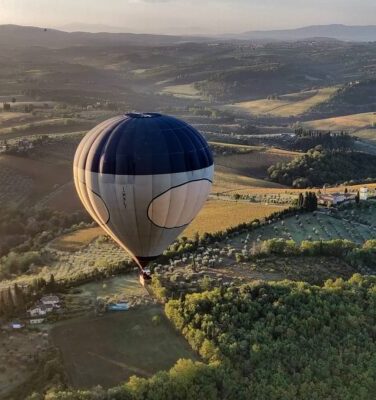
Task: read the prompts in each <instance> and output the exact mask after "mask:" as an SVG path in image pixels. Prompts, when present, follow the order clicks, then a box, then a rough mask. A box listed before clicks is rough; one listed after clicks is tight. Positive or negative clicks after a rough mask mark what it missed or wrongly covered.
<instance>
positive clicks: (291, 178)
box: [268, 146, 376, 188]
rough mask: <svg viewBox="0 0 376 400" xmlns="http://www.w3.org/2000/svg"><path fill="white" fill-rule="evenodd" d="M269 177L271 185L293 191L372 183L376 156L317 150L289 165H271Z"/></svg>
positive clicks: (318, 147)
mask: <svg viewBox="0 0 376 400" xmlns="http://www.w3.org/2000/svg"><path fill="white" fill-rule="evenodd" d="M268 175H269V179H270V180H271V181H273V182H277V183H280V184H282V185H288V186H292V187H295V188H307V187H313V186H316V187H321V186H323V185H325V184H331V185H332V184H339V183H344V182H357V181H365V180H367V181H370V180H371V181H372V180H374V179H375V178H376V156H374V155H371V154H366V153H361V152H354V151H343V150H326V149H324V148H323V147H322V146H316V147H314V148H313V149H310V150H309V151H308V152H307V153H306V154H304V155H302V156H298V157H296V158H294V159H293V160H292V161H290V162H287V163H277V164H275V165H272V166H271V167H269V169H268Z"/></svg>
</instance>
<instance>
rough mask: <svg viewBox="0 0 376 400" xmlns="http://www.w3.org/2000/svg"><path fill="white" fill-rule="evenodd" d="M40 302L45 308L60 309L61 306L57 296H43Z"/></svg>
mask: <svg viewBox="0 0 376 400" xmlns="http://www.w3.org/2000/svg"><path fill="white" fill-rule="evenodd" d="M40 301H41V303H42V304H43V305H44V306H47V307H48V306H50V307H51V306H52V307H56V308H59V307H60V306H59V303H60V299H59V298H58V297H57V296H55V295H49V296H43V297H42V298H41V299H40Z"/></svg>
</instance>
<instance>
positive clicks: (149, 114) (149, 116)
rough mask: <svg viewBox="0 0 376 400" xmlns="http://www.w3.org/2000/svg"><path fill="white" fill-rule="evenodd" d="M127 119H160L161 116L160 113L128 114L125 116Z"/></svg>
mask: <svg viewBox="0 0 376 400" xmlns="http://www.w3.org/2000/svg"><path fill="white" fill-rule="evenodd" d="M125 115H126V116H127V117H129V118H156V117H160V116H161V114H158V113H149V112H147V113H133V112H132V113H127V114H125Z"/></svg>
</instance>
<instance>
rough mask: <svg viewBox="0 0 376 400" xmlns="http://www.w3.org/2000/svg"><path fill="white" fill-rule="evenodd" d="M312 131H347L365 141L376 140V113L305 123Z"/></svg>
mask: <svg viewBox="0 0 376 400" xmlns="http://www.w3.org/2000/svg"><path fill="white" fill-rule="evenodd" d="M303 126H305V127H307V128H311V129H322V130H332V131H346V132H349V133H352V134H354V135H356V136H358V137H361V138H363V139H372V140H376V113H374V112H369V113H361V114H352V115H344V116H341V117H334V118H326V119H318V120H315V121H308V122H304V123H303Z"/></svg>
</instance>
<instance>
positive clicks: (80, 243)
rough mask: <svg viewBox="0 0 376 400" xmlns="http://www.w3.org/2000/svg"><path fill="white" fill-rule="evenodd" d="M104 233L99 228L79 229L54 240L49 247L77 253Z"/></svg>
mask: <svg viewBox="0 0 376 400" xmlns="http://www.w3.org/2000/svg"><path fill="white" fill-rule="evenodd" d="M104 234H105V232H104V231H103V229H102V228H100V227H94V228H87V229H80V230H78V231H75V232H72V233H68V234H67V235H63V236H60V237H58V238H56V239H55V240H54V241H53V242H52V243H51V244H50V246H51V247H52V248H54V249H56V250H61V251H78V250H80V249H81V248H82V247H85V246H87V245H88V244H89V243H90V242H92V241H93V240H94V239H96V238H97V237H98V236H100V235H104Z"/></svg>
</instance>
